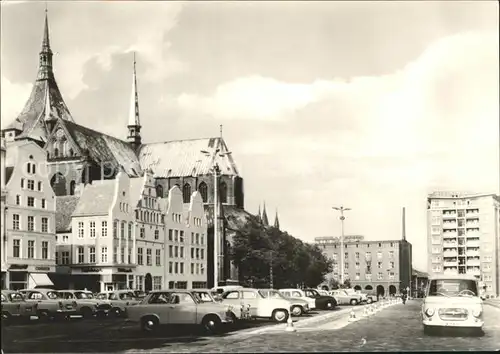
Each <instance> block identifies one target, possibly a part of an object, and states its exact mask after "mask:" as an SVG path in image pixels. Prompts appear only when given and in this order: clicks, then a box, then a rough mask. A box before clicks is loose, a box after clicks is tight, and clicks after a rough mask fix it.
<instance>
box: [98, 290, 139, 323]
mask: <svg viewBox="0 0 500 354" xmlns="http://www.w3.org/2000/svg"><path fill="white" fill-rule="evenodd" d="M95 298H96V299H97V300H99V305H98V306H97V310H98V311H103V312H107V313H108V315H111V316H114V317H125V316H127V310H126V309H127V307H128V306H131V305H136V304H138V303H140V302H141V300H139V299H137V298H136V297H135V294H134V292H133V291H132V290H114V291H103V292H101V293H99V294H97V295H96V297H95Z"/></svg>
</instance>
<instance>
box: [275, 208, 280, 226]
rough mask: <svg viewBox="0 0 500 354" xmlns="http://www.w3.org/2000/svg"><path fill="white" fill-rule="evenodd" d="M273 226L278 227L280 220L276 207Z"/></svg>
mask: <svg viewBox="0 0 500 354" xmlns="http://www.w3.org/2000/svg"><path fill="white" fill-rule="evenodd" d="M274 227H275V228H277V229H278V230H279V229H280V221H279V219H278V208H276V216H275V217H274Z"/></svg>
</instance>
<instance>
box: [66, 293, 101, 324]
mask: <svg viewBox="0 0 500 354" xmlns="http://www.w3.org/2000/svg"><path fill="white" fill-rule="evenodd" d="M57 292H58V293H59V294H60V295H61V297H62V298H63V299H65V300H75V301H76V313H77V314H79V315H82V317H83V318H92V317H94V315H95V314H96V313H97V308H98V305H99V300H97V299H95V298H94V295H93V294H92V292H91V291H86V290H58V291H57Z"/></svg>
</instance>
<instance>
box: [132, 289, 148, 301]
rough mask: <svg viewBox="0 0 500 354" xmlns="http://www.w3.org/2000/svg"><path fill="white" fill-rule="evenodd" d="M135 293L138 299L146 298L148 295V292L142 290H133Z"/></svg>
mask: <svg viewBox="0 0 500 354" xmlns="http://www.w3.org/2000/svg"><path fill="white" fill-rule="evenodd" d="M131 291H132V292H133V293H134V296H135V298H136V299H144V298H145V297H146V295H148V294H147V293H146V292H144V291H142V290H131Z"/></svg>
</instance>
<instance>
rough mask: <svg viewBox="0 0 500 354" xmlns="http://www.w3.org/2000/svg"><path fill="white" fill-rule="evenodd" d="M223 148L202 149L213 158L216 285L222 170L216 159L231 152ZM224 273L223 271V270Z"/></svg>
mask: <svg viewBox="0 0 500 354" xmlns="http://www.w3.org/2000/svg"><path fill="white" fill-rule="evenodd" d="M220 151H221V149H215V150H213V151H212V152H211V153H210V152H208V151H206V150H201V153H203V154H204V155H206V156H209V157H210V158H211V159H212V168H211V172H212V173H213V175H214V287H216V286H218V285H219V263H220V262H219V257H220V254H219V248H221V245H220V240H219V210H218V209H219V201H218V199H219V198H218V194H219V192H218V190H219V174H220V172H221V170H220V167H219V164H218V163H217V161H216V158H217V156H220V157H224V156H227V155H229V154H231V152H229V151H226V152H223V153H221V152H220ZM221 273H222V272H221Z"/></svg>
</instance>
